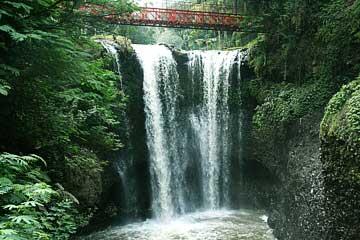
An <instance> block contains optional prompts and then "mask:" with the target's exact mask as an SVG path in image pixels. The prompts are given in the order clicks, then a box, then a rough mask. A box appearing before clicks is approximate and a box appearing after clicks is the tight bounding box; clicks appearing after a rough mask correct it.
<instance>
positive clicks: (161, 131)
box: [133, 45, 178, 217]
mask: <svg viewBox="0 0 360 240" xmlns="http://www.w3.org/2000/svg"><path fill="white" fill-rule="evenodd" d="M133 47H134V49H135V51H136V54H137V56H138V58H139V60H140V63H141V65H142V68H143V73H144V80H143V81H144V82H143V90H144V102H145V113H146V130H147V135H148V136H147V138H148V140H147V141H148V148H149V151H150V163H151V164H150V167H151V169H150V171H151V178H152V184H151V185H152V193H153V202H152V208H153V212H154V214H155V216H157V217H169V216H172V215H174V211H175V209H174V203H173V198H172V196H171V191H172V190H171V178H173V177H174V176H172V172H171V150H172V148H173V146H172V143H171V142H170V141H169V140H170V139H169V135H170V134H169V133H171V132H172V127H174V126H171V125H172V124H173V123H174V118H175V105H176V87H177V81H178V75H177V71H176V62H175V60H174V59H173V57H172V53H171V51H170V50H169V49H168V48H167V47H165V46H161V45H154V46H146V45H133ZM166 126H170V128H166Z"/></svg>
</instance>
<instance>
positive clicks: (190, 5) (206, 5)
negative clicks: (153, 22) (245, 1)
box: [139, 0, 238, 13]
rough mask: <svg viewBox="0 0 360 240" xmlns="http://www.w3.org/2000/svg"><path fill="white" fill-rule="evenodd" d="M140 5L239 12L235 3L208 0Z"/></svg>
mask: <svg viewBox="0 0 360 240" xmlns="http://www.w3.org/2000/svg"><path fill="white" fill-rule="evenodd" d="M139 6H140V7H144V8H163V9H176V10H187V11H199V12H214V13H237V12H238V11H237V10H236V9H234V6H233V5H230V4H213V3H206V2H200V3H196V2H184V1H166V0H165V1H162V2H160V3H156V4H153V3H141V4H139Z"/></svg>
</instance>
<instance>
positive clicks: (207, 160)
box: [188, 51, 240, 209]
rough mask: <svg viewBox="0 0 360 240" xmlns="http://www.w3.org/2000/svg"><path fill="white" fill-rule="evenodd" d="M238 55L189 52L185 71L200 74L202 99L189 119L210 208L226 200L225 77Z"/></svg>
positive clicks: (227, 175) (227, 84) (227, 136)
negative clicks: (197, 144)
mask: <svg viewBox="0 0 360 240" xmlns="http://www.w3.org/2000/svg"><path fill="white" fill-rule="evenodd" d="M238 55H240V52H238V51H192V52H190V53H189V64H188V70H189V72H191V73H192V74H191V75H192V76H195V75H196V74H195V73H194V72H195V71H198V72H199V73H200V74H202V79H200V80H202V88H203V89H202V94H203V102H202V103H201V107H200V111H197V112H194V113H193V114H191V116H190V119H191V123H192V127H193V129H195V133H196V135H197V138H198V140H199V142H200V143H201V144H200V147H201V151H200V152H201V156H202V158H201V164H202V182H203V198H204V205H205V207H206V208H210V209H216V208H219V207H220V206H221V205H222V206H225V207H226V206H229V204H230V200H229V195H230V189H229V186H230V162H229V160H230V159H229V158H230V156H229V147H230V145H231V139H230V135H229V107H228V99H229V87H230V84H229V78H230V74H231V72H232V68H233V66H234V64H235V59H236V58H239V59H240V56H238ZM239 66H240V65H239ZM194 81H195V80H192V82H194ZM220 189H221V190H220Z"/></svg>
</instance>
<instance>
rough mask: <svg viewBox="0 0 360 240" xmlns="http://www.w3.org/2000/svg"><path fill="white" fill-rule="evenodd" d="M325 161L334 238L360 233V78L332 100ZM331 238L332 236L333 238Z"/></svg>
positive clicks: (327, 117)
mask: <svg viewBox="0 0 360 240" xmlns="http://www.w3.org/2000/svg"><path fill="white" fill-rule="evenodd" d="M320 137H321V161H322V163H323V170H324V177H325V194H326V199H327V200H328V201H327V209H328V212H327V219H328V222H329V223H330V226H332V229H333V232H332V233H331V237H332V238H331V239H344V238H342V236H346V237H347V238H346V239H358V236H359V235H360V219H359V217H358V216H359V215H360V78H358V79H357V80H355V81H353V82H351V83H350V84H348V85H345V86H343V87H342V89H341V90H340V91H339V92H338V93H337V94H335V95H334V97H333V98H332V99H331V100H330V102H329V104H328V106H327V108H326V112H325V116H324V118H323V120H322V123H321V132H320ZM329 239H330V238H329Z"/></svg>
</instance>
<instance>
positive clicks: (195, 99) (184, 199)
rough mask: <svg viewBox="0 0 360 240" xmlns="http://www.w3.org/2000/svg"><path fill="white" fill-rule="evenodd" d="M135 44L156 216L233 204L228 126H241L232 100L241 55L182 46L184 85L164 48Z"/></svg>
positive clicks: (231, 146) (240, 53)
mask: <svg viewBox="0 0 360 240" xmlns="http://www.w3.org/2000/svg"><path fill="white" fill-rule="evenodd" d="M133 48H134V49H135V52H136V55H137V58H138V59H139V62H140V64H141V66H142V69H143V76H144V79H143V91H144V97H143V98H144V104H145V114H146V124H145V125H146V131H147V145H148V149H149V155H150V173H151V186H152V210H153V213H154V215H155V217H158V218H164V217H165V218H166V217H172V216H174V215H177V214H182V213H185V212H189V211H194V210H196V209H218V208H221V207H230V202H231V201H230V192H231V189H230V188H231V184H232V182H231V181H232V178H231V172H230V169H231V167H232V161H231V155H232V149H233V148H239V146H234V144H233V143H232V136H233V135H232V134H231V129H234V128H236V131H240V128H239V126H238V125H237V126H235V127H234V126H232V121H231V116H230V115H231V114H232V113H231V111H230V109H229V102H230V91H231V83H232V81H233V79H234V78H235V80H236V81H239V79H237V76H238V77H240V73H238V74H234V73H236V72H237V71H240V66H241V64H239V63H238V62H240V59H242V57H243V53H242V52H240V51H190V52H187V56H188V59H189V61H188V63H187V65H188V69H187V71H188V73H189V80H190V81H189V82H186V83H184V82H181V80H180V79H179V75H178V72H177V68H178V67H179V66H177V62H176V61H175V59H174V57H173V55H172V52H171V51H170V50H169V49H168V48H167V47H166V46H162V45H153V46H149V45H136V44H134V45H133ZM237 61H238V62H237ZM236 64H237V65H238V68H234V66H235V65H236ZM180 67H181V66H180ZM185 85H186V86H185ZM189 85H190V86H189ZM237 90H238V89H237ZM237 90H235V91H234V92H235V93H236V91H237ZM235 135H236V134H235ZM240 135H241V134H240V133H239V134H238V135H236V136H240Z"/></svg>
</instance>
